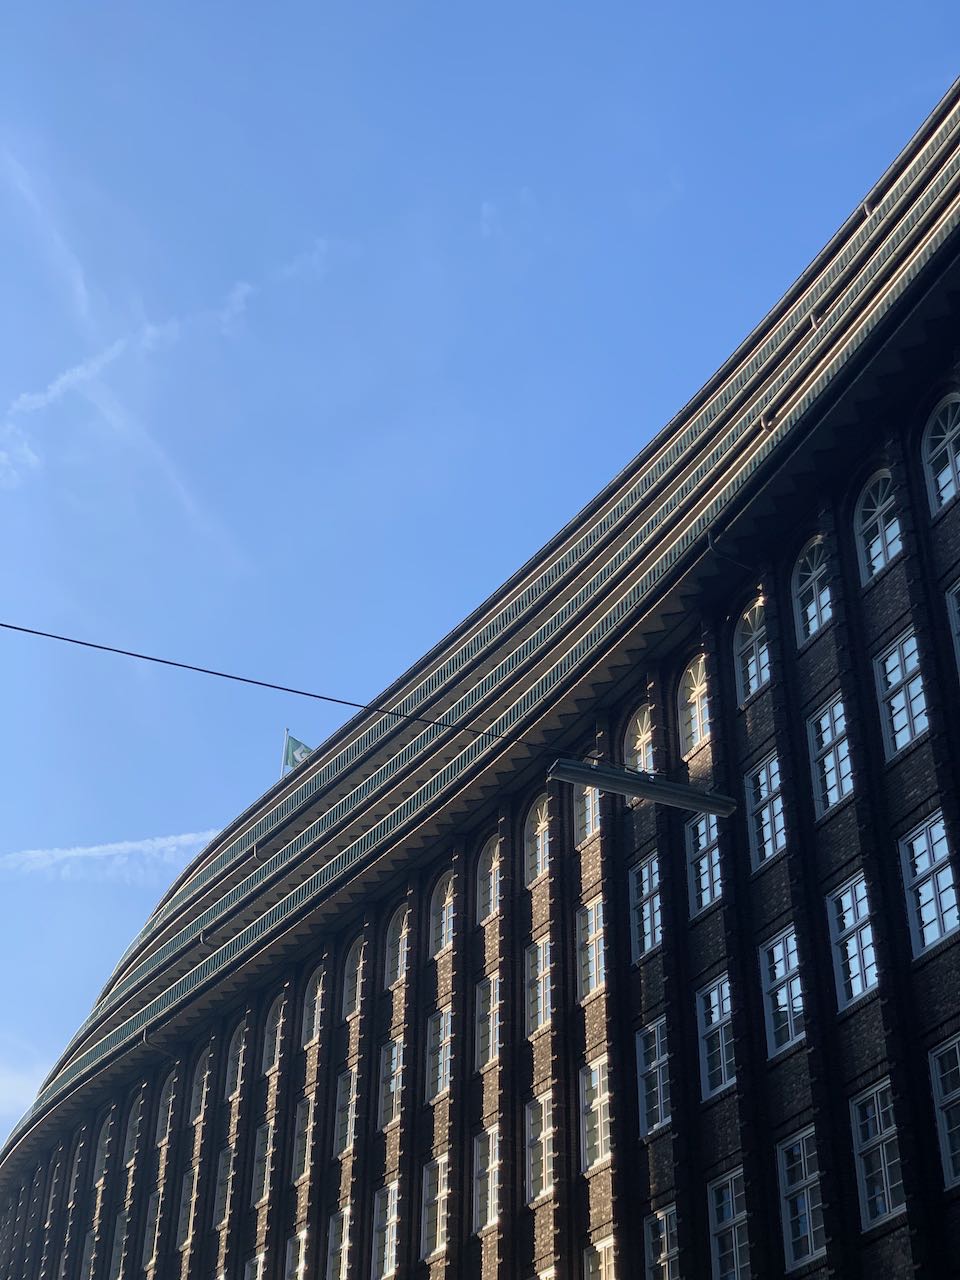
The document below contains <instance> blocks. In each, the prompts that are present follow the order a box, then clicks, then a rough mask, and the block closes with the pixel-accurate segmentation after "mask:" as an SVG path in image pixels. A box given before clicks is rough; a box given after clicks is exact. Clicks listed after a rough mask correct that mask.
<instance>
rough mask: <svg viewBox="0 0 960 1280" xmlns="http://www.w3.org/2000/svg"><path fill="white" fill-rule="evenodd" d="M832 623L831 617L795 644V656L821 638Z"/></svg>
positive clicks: (804, 651) (798, 655)
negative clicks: (810, 634)
mask: <svg viewBox="0 0 960 1280" xmlns="http://www.w3.org/2000/svg"><path fill="white" fill-rule="evenodd" d="M833 624H834V619H833V618H832V617H831V618H829V619H828V620H827V621H826V622H825V623H824V624H823V626H822V627H818V628H817V630H816V631H815V632H814V633H813V635H812V636H807V637H806V638H805V639H804V640H801V641H800V643H799V644H798V645H797V657H798V658H799V657H800V655H801V654H802V653H806V651H807V650H808V649H809V648H810V647H811V646H812V645H814V644H816V642H817V641H818V640H821V639H822V638H823V637H824V636H825V635H826V634H827V632H828V631H829V630H830V629H831V627H832V626H833ZM794 626H796V623H794Z"/></svg>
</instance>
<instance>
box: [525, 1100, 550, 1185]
mask: <svg viewBox="0 0 960 1280" xmlns="http://www.w3.org/2000/svg"><path fill="white" fill-rule="evenodd" d="M523 1136H524V1148H525V1154H526V1159H525V1162H524V1163H525V1183H524V1185H525V1187H526V1194H527V1204H534V1203H535V1202H536V1201H538V1200H539V1199H540V1198H541V1197H542V1196H547V1195H549V1194H550V1193H551V1192H552V1191H553V1098H552V1096H551V1094H550V1092H549V1090H548V1091H547V1092H546V1093H541V1094H538V1096H537V1097H535V1098H531V1099H530V1101H529V1102H528V1103H527V1105H526V1106H525V1107H524V1111H523ZM538 1181H539V1183H540V1189H539V1190H536V1184H537V1182H538Z"/></svg>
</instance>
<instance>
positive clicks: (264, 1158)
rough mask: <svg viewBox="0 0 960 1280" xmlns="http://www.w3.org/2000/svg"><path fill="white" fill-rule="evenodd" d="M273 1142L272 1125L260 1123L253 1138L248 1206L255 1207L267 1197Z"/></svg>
mask: <svg viewBox="0 0 960 1280" xmlns="http://www.w3.org/2000/svg"><path fill="white" fill-rule="evenodd" d="M272 1142H273V1125H272V1124H262V1125H261V1126H260V1127H259V1129H258V1130H257V1132H256V1135H255V1136H254V1140H253V1176H252V1178H251V1180H250V1206H251V1208H256V1206H257V1205H258V1204H260V1203H261V1202H262V1201H264V1200H266V1198H267V1187H268V1185H269V1182H270V1147H271V1144H272Z"/></svg>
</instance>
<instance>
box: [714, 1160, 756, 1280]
mask: <svg viewBox="0 0 960 1280" xmlns="http://www.w3.org/2000/svg"><path fill="white" fill-rule="evenodd" d="M718 1192H723V1193H724V1194H725V1195H726V1196H727V1198H728V1199H727V1203H728V1204H729V1206H730V1207H731V1209H732V1210H733V1213H732V1214H731V1215H730V1216H729V1217H724V1218H723V1219H721V1218H720V1217H719V1212H718V1211H719V1207H720V1205H719V1202H718V1198H717V1193H718ZM738 1201H739V1202H740V1208H738V1207H737V1202H738ZM707 1214H708V1217H709V1222H710V1269H711V1274H712V1275H713V1278H714V1280H720V1276H721V1275H726V1276H730V1277H731V1278H732V1280H749V1276H750V1259H749V1240H748V1237H747V1209H746V1203H745V1195H744V1186H743V1168H742V1167H741V1168H738V1169H731V1171H730V1172H729V1173H725V1174H724V1175H723V1177H722V1178H715V1179H714V1180H713V1182H711V1183H710V1184H709V1186H708V1187H707ZM726 1232H731V1233H732V1237H733V1271H732V1272H731V1271H729V1270H728V1271H726V1272H725V1273H722V1272H721V1271H720V1250H721V1243H720V1242H721V1237H722V1236H723V1235H724V1234H725V1233H726ZM744 1245H746V1246H747V1263H746V1266H745V1267H741V1265H740V1252H741V1249H742V1248H743V1246H744Z"/></svg>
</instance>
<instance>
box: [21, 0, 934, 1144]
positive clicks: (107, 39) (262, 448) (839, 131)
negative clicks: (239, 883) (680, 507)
mask: <svg viewBox="0 0 960 1280" xmlns="http://www.w3.org/2000/svg"><path fill="white" fill-rule="evenodd" d="M862 12H863V6H860V5H852V4H848V5H846V6H843V5H841V6H836V5H835V4H834V5H826V4H818V3H808V4H807V5H804V6H769V5H761V4H759V3H757V4H752V5H740V6H736V5H734V6H723V7H722V8H721V9H718V7H717V6H715V5H706V4H700V3H695V4H693V5H687V6H680V7H673V8H671V7H669V6H652V5H638V4H636V3H625V2H624V3H620V2H618V0H608V2H606V3H601V4H593V5H585V4H573V3H567V2H564V0H560V2H558V0H552V2H551V3H546V2H545V0H523V3H520V4H517V3H512V4H502V3H492V4H485V5H467V4H459V5H451V4H441V3H415V2H413V0H394V2H392V3H390V4H386V3H372V2H371V3H366V2H365V0H361V2H360V3H355V4H350V5H347V4H309V5H308V4H298V3H290V4H287V5H283V6H264V5H253V4H249V3H247V4H244V3H241V4H229V5H228V4H226V3H209V4H203V5H191V4H185V3H176V2H175V0H170V2H169V3H164V4H162V5H161V4H154V5H136V6H135V5H130V4H120V3H115V4H106V3H105V4H89V5H84V6H75V5H67V4H56V3H51V4H48V5H19V6H8V7H7V9H6V11H5V13H4V14H3V15H2V17H0V246H2V254H3V263H4V271H3V279H4V288H3V290H2V291H0V351H2V353H3V357H2V359H0V545H2V547H3V548H4V554H3V555H2V557H0V620H4V621H12V622H20V623H24V624H26V625H28V626H36V627H40V628H45V629H49V630H54V631H62V632H67V633H72V634H76V635H79V636H82V637H85V638H89V639H92V640H100V641H104V642H107V643H113V644H117V645H121V646H124V647H129V648H140V649H145V650H147V651H149V652H155V653H160V654H165V655H167V656H170V657H175V658H180V659H183V660H186V661H191V662H197V663H201V664H206V665H212V666H218V667H223V668H227V669H231V670H235V671H238V672H241V673H246V674H249V675H254V676H259V677H263V678H267V679H273V680H276V681H279V682H282V683H288V684H292V685H297V686H301V687H306V688H311V689H316V690H318V691H322V692H329V693H332V694H335V695H339V696H342V697H346V698H351V699H356V700H361V701H362V700H366V699H370V698H372V697H374V696H375V695H376V693H377V692H378V691H379V690H380V689H381V688H382V687H383V686H384V685H385V684H387V683H388V682H389V681H390V680H391V679H393V678H394V677H395V676H396V675H398V674H399V673H400V672H401V671H402V670H403V669H404V668H405V667H406V666H407V665H408V664H409V663H411V662H412V661H414V660H415V659H416V658H417V657H418V656H419V655H420V654H421V653H422V652H423V651H424V650H426V649H427V648H428V647H429V646H430V645H432V644H433V643H434V642H435V641H436V640H437V639H438V638H439V637H440V636H442V635H443V634H444V633H445V632H446V631H447V630H448V629H449V628H450V627H451V626H453V625H454V624H455V623H456V622H457V621H458V620H459V619H460V618H461V617H463V616H464V615H465V614H466V613H467V612H469V610H471V609H472V608H473V607H474V606H475V605H477V604H478V603H479V602H480V601H481V600H482V599H483V598H484V597H485V596H486V595H487V594H488V593H489V592H490V591H491V590H492V589H494V588H495V587H496V585H497V584H498V583H499V582H500V581H502V580H503V579H504V578H505V577H506V576H507V575H508V574H509V573H511V572H512V571H513V570H514V569H515V568H516V567H517V566H518V565H519V564H520V563H521V562H522V561H523V560H525V559H526V558H527V557H528V556H529V555H530V554H531V553H533V552H534V551H535V550H536V549H537V547H539V546H540V545H542V544H543V542H545V541H546V540H547V538H548V537H549V536H550V535H551V534H552V533H553V532H554V531H555V530H556V529H557V528H558V527H559V526H560V525H561V524H563V523H564V522H565V521H566V520H567V519H569V518H570V517H571V516H572V515H573V514H574V513H575V512H576V511H577V510H578V509H579V507H580V506H582V505H583V503H584V502H586V501H587V500H588V499H589V498H590V497H591V496H592V495H593V494H594V493H595V492H596V491H597V490H598V489H599V488H600V487H601V486H602V485H603V484H604V483H605V482H606V481H607V480H608V479H609V478H610V477H611V476H612V475H613V474H615V473H616V472H617V471H618V470H619V469H620V468H621V467H622V466H623V465H624V464H625V463H626V462H627V461H628V460H629V459H630V458H631V457H632V456H633V455H634V454H635V453H636V452H637V450H639V449H640V448H641V447H642V446H643V445H644V443H645V442H646V441H647V440H648V439H649V438H650V436H651V435H652V434H653V432H654V431H656V430H657V429H658V428H659V427H660V426H661V425H662V424H663V423H664V421H666V419H667V418H668V417H670V416H671V414H672V413H674V412H675V411H676V410H677V409H678V408H679V407H680V406H681V405H682V404H683V402H684V401H685V400H686V399H687V398H689V396H691V395H692V394H693V392H694V391H695V390H696V389H697V388H698V386H699V385H700V384H701V383H702V382H703V381H704V380H705V379H706V378H707V377H708V376H709V375H710V373H711V372H712V371H713V370H714V369H715V368H716V367H717V365H718V364H720V363H721V361H722V360H723V359H724V358H725V357H726V355H727V354H728V353H729V352H730V351H731V350H732V349H733V348H734V347H735V346H736V345H737V344H738V343H739V341H740V340H741V339H742V338H743V336H744V335H745V334H746V333H747V331H748V330H749V329H751V328H752V327H753V325H754V324H755V323H757V321H758V320H759V319H760V318H761V316H762V315H763V314H764V313H765V312H766V311H767V310H768V309H769V307H770V306H771V305H772V304H773V303H774V302H775V301H776V299H777V298H778V297H779V295H780V294H781V293H782V292H783V290H784V289H785V288H786V287H787V286H788V285H789V283H790V282H791V281H792V280H793V279H794V278H795V276H796V275H797V274H798V273H799V272H800V271H801V270H802V269H803V267H804V266H805V265H806V264H807V262H808V261H809V260H810V258H811V257H812V256H813V255H814V254H815V253H816V252H817V250H818V249H819V248H820V247H821V246H822V244H823V243H824V242H825V241H826V240H827V239H828V237H829V236H830V235H831V233H832V232H833V231H834V230H835V229H836V227H837V226H838V225H839V224H840V223H841V222H842V221H843V219H844V218H845V217H846V215H847V214H848V213H849V212H850V210H851V209H852V207H853V206H854V205H855V204H856V203H857V201H858V200H859V199H860V198H861V197H862V196H863V195H864V194H865V193H866V191H867V190H868V189H869V187H870V186H871V185H872V184H873V182H874V181H875V180H876V178H877V177H879V175H880V173H881V172H882V171H883V169H884V168H885V167H886V165H887V164H888V163H889V161H890V160H891V159H892V158H893V156H894V154H895V153H896V151H897V150H898V149H899V147H900V146H901V145H902V144H903V143H904V142H905V141H906V140H907V138H908V137H909V136H910V134H911V133H912V132H913V130H914V129H915V128H916V127H917V125H918V124H919V123H920V122H921V120H922V119H923V117H924V116H925V115H926V114H927V112H928V111H929V109H930V108H931V107H932V106H933V105H934V103H935V102H936V101H937V99H938V98H939V97H940V96H941V94H942V93H943V92H944V91H945V90H946V88H947V87H948V85H949V84H950V82H951V79H952V78H953V76H954V75H955V74H956V71H957V68H956V66H955V65H951V59H950V56H949V54H950V51H951V50H953V49H956V48H957V47H958V41H957V36H958V34H960V11H958V10H957V9H956V6H954V5H948V4H946V3H944V4H928V3H922V2H921V3H917V4H914V5H913V6H912V7H911V9H910V11H909V15H905V13H904V11H903V9H902V7H899V6H898V7H894V6H893V5H887V4H884V3H878V4H876V5H874V6H872V7H871V15H872V16H871V21H870V22H869V24H867V25H862V24H861V16H860V15H861V13H862ZM0 663H2V666H0V670H2V672H3V677H2V707H3V721H4V731H3V734H2V735H0V777H2V779H3V782H2V791H0V796H2V825H0V975H2V976H0V1131H2V1130H5V1129H6V1128H8V1127H9V1126H10V1125H11V1124H12V1123H13V1122H14V1121H15V1120H16V1118H17V1116H18V1115H19V1114H20V1113H21V1111H22V1110H23V1109H24V1108H25V1107H26V1106H27V1105H28V1104H29V1102H30V1100H31V1097H32V1093H33V1091H34V1089H35V1087H36V1084H37V1083H38V1080H39V1077H40V1075H41V1074H42V1073H43V1072H44V1071H45V1069H46V1068H47V1067H48V1066H49V1064H50V1063H51V1062H52V1060H53V1059H54V1057H55V1056H56V1055H57V1053H58V1051H59V1050H60V1049H61V1048H62V1046H63V1044H64V1043H65V1041H66V1040H67V1038H68V1037H69V1035H70V1034H71V1033H72V1031H73V1030H74V1029H75V1027H76V1026H77V1025H78V1023H79V1022H80V1021H81V1020H82V1019H83V1017H84V1016H85V1014H86V1012H87V1011H88V1008H89V1006H90V1003H91V1001H92V1000H93V998H94V996H95V994H96V992H97V991H98V990H99V988H100V986H101V985H102V983H103V981H104V980H105V978H106V976H107V974H108V973H109V971H110V969H111V968H112V966H113V964H114V962H115V960H116V959H117V958H118V957H119V954H120V953H121V951H122V950H123V948H124V947H125V946H126V944H127V942H128V941H129V940H130V938H131V936H132V935H133V934H134V933H135V932H136V931H137V929H138V928H139V926H140V924H141V923H142V921H143V919H144V918H145V916H146V915H147V913H148V912H149V910H150V909H151V907H152V906H153V904H154V902H155V901H156V899H157V897H158V896H159V895H160V893H161V892H162V891H163V889H164V887H165V885H166V884H167V883H168V882H169V880H170V879H172V877H173V876H174V875H175V874H176V872H177V871H178V870H179V869H180V868H181V867H182V866H183V865H184V864H185V862H186V861H187V859H188V858H189V857H190V856H192V854H193V853H194V852H196V850H197V849H198V848H199V847H200V845H201V843H202V842H203V839H204V833H210V832H212V831H213V830H214V829H216V828H218V827H220V826H222V825H223V824H224V823H226V822H227V821H228V820H229V819H230V818H231V817H232V816H234V815H235V814H236V813H237V812H239V811H240V810H241V809H243V808H244V807H245V806H246V805H247V804H248V803H250V801H251V800H253V799H254V798H255V797H256V796H257V795H259V794H260V793H261V792H262V791H263V790H264V789H265V788H266V787H267V786H268V785H270V784H271V783H272V781H273V780H274V779H275V778H276V776H277V773H278V767H279V756H280V749H281V744H282V738H283V730H284V726H285V725H289V726H290V728H291V730H292V731H293V732H294V733H295V734H296V735H297V736H298V737H299V738H302V739H303V740H305V741H307V742H309V743H311V744H315V743H317V742H319V741H320V740H321V739H322V738H324V737H325V736H326V735H327V734H328V733H329V732H330V731H331V730H333V729H334V728H335V727H336V726H337V724H338V723H340V721H341V719H342V718H343V717H342V715H341V713H339V712H338V711H336V710H335V709H328V708H324V707H323V706H321V705H319V704H316V703H311V702H306V701H298V700H296V699H293V698H291V697H288V696H284V695H280V694H271V693H267V692H261V691H255V690H245V689H242V688H239V687H236V686H231V685H227V684H222V683H219V682H215V681H209V680H204V679H202V678H200V677H195V676H189V675H186V674H179V673H172V672H168V671H163V670H158V669H152V668H147V667H144V666H142V665H138V664H135V663H131V662H129V661H126V660H122V659H116V658H108V657H104V656H100V655H95V654H90V653H84V652H79V651H67V650H64V649H63V648H62V647H57V646H54V645H52V644H50V643H49V642H44V641H40V640H32V639H28V638H24V637H19V636H13V635H11V634H9V633H6V634H4V633H0Z"/></svg>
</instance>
